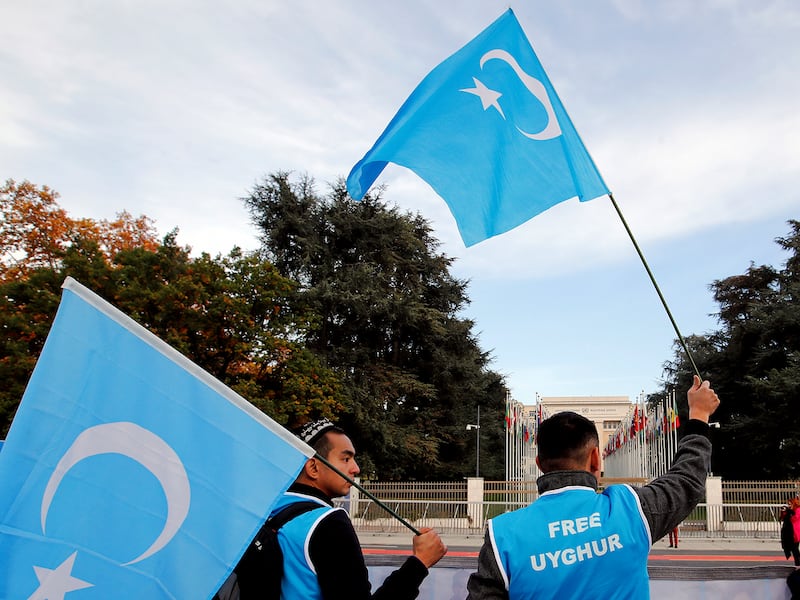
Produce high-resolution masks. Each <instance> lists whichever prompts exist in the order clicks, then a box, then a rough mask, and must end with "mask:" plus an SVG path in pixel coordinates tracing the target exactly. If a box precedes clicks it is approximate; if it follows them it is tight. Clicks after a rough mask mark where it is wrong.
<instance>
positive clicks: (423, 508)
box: [343, 478, 797, 540]
mask: <svg viewBox="0 0 800 600" xmlns="http://www.w3.org/2000/svg"><path fill="white" fill-rule="evenodd" d="M607 483H612V482H611V481H609V482H601V486H602V485H603V484H607ZM631 483H633V484H634V485H638V484H641V483H643V481H632V482H631ZM789 483H791V484H793V485H794V487H792V486H791V485H786V482H776V484H775V485H774V486H773V485H769V482H754V485H753V488H754V489H756V490H758V491H759V494H758V495H759V497H763V498H764V499H766V498H767V497H769V498H770V500H772V501H771V502H728V501H723V495H727V494H724V493H723V490H724V489H725V484H724V483H723V482H722V481H721V480H719V479H718V478H709V484H708V487H707V493H706V500H707V502H704V503H701V504H698V505H697V507H696V508H695V509H694V510H693V511H692V512H691V514H690V515H689V516H688V517H687V518H686V519H685V520H684V522H683V524H682V526H681V536H682V537H696V538H749V539H753V538H757V539H758V538H760V539H775V540H777V539H780V522H779V520H778V515H779V514H780V508H781V506H782V504H783V502H784V501H785V500H783V501H780V502H775V501H774V500H775V498H776V497H778V496H781V497H782V496H783V495H785V494H787V493H792V490H794V489H796V483H797V482H789ZM530 484H531V482H486V483H484V482H483V480H482V479H479V478H471V479H469V480H466V481H464V482H457V483H445V484H442V483H422V484H421V483H414V484H407V483H403V484H381V485H375V484H372V485H367V486H365V488H366V489H367V490H368V491H369V492H370V493H371V494H373V495H374V496H376V497H377V498H379V499H380V502H381V503H383V504H385V505H386V506H388V507H389V508H391V509H392V510H393V511H394V512H396V513H397V514H398V515H400V516H401V517H402V518H403V519H405V520H406V521H408V522H409V523H411V524H412V525H414V526H415V527H417V528H420V527H433V528H435V529H436V530H437V531H439V532H441V533H447V534H456V535H482V534H483V531H484V528H485V525H486V521H487V520H488V519H490V518H492V517H494V516H496V515H499V514H502V513H504V512H508V511H511V510H515V509H517V508H521V507H523V506H526V505H527V504H529V503H530V502H532V501H533V500H535V499H536V497H537V493H536V489H535V485H530ZM736 486H737V487H738V488H740V489H741V488H744V487H747V486H746V485H745V483H744V482H736ZM766 489H778V490H780V492H779V495H778V496H776V495H775V494H766V493H765V492H764V490H766ZM751 496H752V494H751ZM343 505H344V506H345V507H346V508H347V510H348V512H349V513H350V516H351V518H352V520H353V523H354V525H355V527H356V529H357V530H358V531H361V532H372V533H395V532H404V531H406V529H405V526H404V525H403V524H402V523H400V522H399V521H398V520H397V519H395V518H394V517H393V516H392V515H390V514H389V513H388V512H387V511H386V510H385V509H384V508H382V507H381V506H380V505H379V503H377V502H375V501H374V500H371V499H370V498H368V497H367V496H365V495H363V494H360V493H359V492H358V490H357V489H356V488H353V490H352V492H351V496H350V497H349V498H348V499H347V500H345V501H344V502H343Z"/></svg>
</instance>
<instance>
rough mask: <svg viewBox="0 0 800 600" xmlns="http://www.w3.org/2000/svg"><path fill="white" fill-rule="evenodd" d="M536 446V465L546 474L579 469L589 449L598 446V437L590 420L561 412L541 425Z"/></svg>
mask: <svg viewBox="0 0 800 600" xmlns="http://www.w3.org/2000/svg"><path fill="white" fill-rule="evenodd" d="M536 445H537V447H538V455H539V466H540V467H541V469H542V471H544V472H545V473H547V472H550V471H565V470H570V469H575V468H576V467H581V468H582V467H583V464H582V463H584V462H586V459H587V458H588V456H589V452H591V450H592V448H594V447H595V446H599V445H600V438H599V437H598V435H597V427H595V425H594V423H593V422H592V421H590V420H589V419H587V418H586V417H584V416H581V415H579V414H578V413H574V412H569V411H565V412H560V413H556V414H554V415H553V416H552V417H549V418H547V419H545V420H544V421H542V422H541V424H540V425H539V433H538V434H537V436H536Z"/></svg>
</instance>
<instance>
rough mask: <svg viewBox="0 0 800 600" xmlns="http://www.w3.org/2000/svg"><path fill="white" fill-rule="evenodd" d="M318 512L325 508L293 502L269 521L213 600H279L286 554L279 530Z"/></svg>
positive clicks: (308, 502) (259, 531) (313, 503)
mask: <svg viewBox="0 0 800 600" xmlns="http://www.w3.org/2000/svg"><path fill="white" fill-rule="evenodd" d="M315 508H322V505H321V504H319V503H318V502H311V501H303V502H293V503H292V504H290V505H289V506H287V507H286V508H284V509H282V510H281V511H279V512H278V513H277V514H275V516H273V517H272V518H270V519H267V522H266V523H264V524H263V525H262V526H261V529H259V530H258V533H257V534H256V537H255V538H254V539H253V541H252V542H251V543H250V545H249V546H248V547H247V550H245V551H244V554H243V555H242V558H241V560H239V564H238V565H236V567H235V568H234V569H233V573H231V574H230V576H229V577H228V578H227V579H226V580H225V583H223V584H222V587H221V588H219V591H218V592H217V593H216V594H214V597H213V598H212V600H249V599H251V598H258V599H259V600H272V599H274V600H279V599H280V597H281V578H282V577H283V551H281V546H280V544H279V543H278V530H279V529H280V528H281V527H283V526H284V525H286V523H288V522H289V521H291V520H292V519H294V518H295V517H299V516H300V515H302V514H303V513H306V512H308V511H310V510H314V509H315Z"/></svg>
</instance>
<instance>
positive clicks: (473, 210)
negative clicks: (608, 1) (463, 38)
mask: <svg viewBox="0 0 800 600" xmlns="http://www.w3.org/2000/svg"><path fill="white" fill-rule="evenodd" d="M389 162H393V163H395V164H398V165H401V166H404V167H407V168H409V169H411V170H412V171H414V172H415V173H416V174H417V175H419V176H420V177H421V178H422V179H424V180H425V181H427V182H428V184H429V185H430V186H431V187H432V188H433V189H434V190H435V191H436V193H437V194H439V195H440V196H441V197H442V198H443V199H444V200H445V202H447V205H448V206H449V207H450V211H451V212H452V213H453V216H454V217H455V220H456V224H457V225H458V229H459V231H460V232H461V237H462V239H463V240H464V243H465V244H466V245H467V246H471V245H473V244H476V243H477V242H480V241H482V240H485V239H487V238H490V237H492V236H495V235H498V234H500V233H504V232H506V231H509V230H510V229H513V228H514V227H516V226H518V225H520V224H522V223H524V222H525V221H527V220H528V219H530V218H531V217H533V216H535V215H537V214H539V213H541V212H543V211H545V210H547V209H548V208H550V207H551V206H554V205H556V204H558V203H559V202H563V201H564V200H568V199H570V198H574V197H576V196H577V197H578V198H579V199H580V200H582V201H584V200H591V199H593V198H597V197H598V196H602V195H604V194H608V189H607V188H606V185H605V183H604V182H603V178H602V177H601V176H600V173H599V172H598V171H597V168H596V167H595V165H594V163H593V162H592V159H591V157H590V156H589V153H588V152H587V151H586V148H585V147H584V145H583V142H582V141H581V139H580V137H578V133H577V132H576V131H575V128H574V127H573V126H572V122H571V121H570V119H569V116H568V115H567V112H566V111H565V110H564V107H563V105H562V104H561V101H560V100H559V98H558V95H557V94H556V92H555V90H554V89H553V86H552V85H551V83H550V80H549V79H548V78H547V75H546V74H545V72H544V69H543V68H542V65H541V64H540V63H539V60H538V59H537V58H536V54H535V53H534V52H533V48H531V45H530V43H529V42H528V39H527V38H526V37H525V33H524V32H523V31H522V28H521V27H520V24H519V22H518V21H517V19H516V17H515V16H514V13H513V12H512V11H511V10H510V9H509V10H508V11H507V12H506V13H505V14H503V15H502V16H501V17H500V18H499V19H497V20H496V21H495V22H494V23H492V24H491V25H490V26H489V27H488V28H487V29H485V30H484V31H483V32H482V33H481V34H479V35H478V36H477V37H476V38H475V39H474V40H472V41H471V42H470V43H468V44H467V45H466V46H464V47H463V48H462V49H461V50H459V51H458V52H456V53H455V54H454V55H453V56H451V57H450V58H448V59H447V60H445V61H444V62H443V63H442V64H440V65H439V66H438V67H436V68H435V69H434V70H433V71H431V73H430V74H429V75H428V76H427V77H426V78H425V79H424V80H423V81H422V83H420V84H419V86H417V89H415V90H414V92H413V93H412V94H411V96H410V97H409V98H408V100H406V102H405V104H403V106H402V107H401V108H400V110H399V111H398V113H397V114H396V115H395V117H394V119H392V121H391V123H389V125H388V126H387V128H386V130H385V131H384V132H383V133H382V134H381V136H380V138H378V141H377V142H375V145H374V146H373V147H372V149H371V150H370V151H369V152H367V154H366V156H364V158H362V159H361V160H360V161H359V162H358V163H357V164H356V165H355V166H354V167H353V169H352V171H350V175H349V176H348V178H347V189H348V191H349V193H350V195H351V196H352V197H353V198H355V199H357V200H360V199H361V198H363V197H364V194H366V193H367V190H368V189H369V188H370V186H371V185H372V184H373V183H374V182H375V180H376V179H377V178H378V176H379V175H380V174H381V172H382V171H383V169H384V167H386V164H387V163H389Z"/></svg>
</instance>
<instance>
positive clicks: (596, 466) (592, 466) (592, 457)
mask: <svg viewBox="0 0 800 600" xmlns="http://www.w3.org/2000/svg"><path fill="white" fill-rule="evenodd" d="M589 472H590V473H592V474H593V475H594V476H595V477H600V448H598V447H597V446H595V447H594V448H592V451H591V452H590V453H589Z"/></svg>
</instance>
